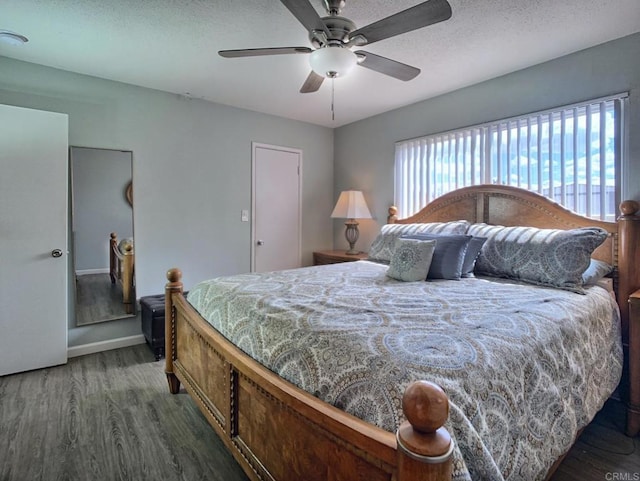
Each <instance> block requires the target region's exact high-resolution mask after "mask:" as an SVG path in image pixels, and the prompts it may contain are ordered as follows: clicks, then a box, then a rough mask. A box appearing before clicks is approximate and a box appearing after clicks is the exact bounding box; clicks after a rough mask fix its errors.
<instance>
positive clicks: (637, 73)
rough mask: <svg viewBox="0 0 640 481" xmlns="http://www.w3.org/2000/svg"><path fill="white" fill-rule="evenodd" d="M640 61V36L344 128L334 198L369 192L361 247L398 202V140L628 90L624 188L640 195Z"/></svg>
mask: <svg viewBox="0 0 640 481" xmlns="http://www.w3.org/2000/svg"><path fill="white" fill-rule="evenodd" d="M638 59H640V34H635V35H631V36H628V37H625V38H622V39H619V40H615V41H612V42H608V43H606V44H602V45H599V46H596V47H593V48H590V49H587V50H583V51H581V52H577V53H574V54H571V55H567V56H565V57H561V58H558V59H555V60H553V61H550V62H546V63H543V64H540V65H536V66H534V67H530V68H527V69H524V70H520V71H518V72H514V73H511V74H509V75H505V76H502V77H499V78H496V79H492V80H488V81H486V82H483V83H480V84H477V85H473V86H471V87H467V88H464V89H461V90H457V91H455V92H452V93H449V94H446V95H442V96H439V97H436V98H433V99H430V100H426V101H424V102H420V103H416V104H413V105H409V106H407V107H403V108H400V109H397V110H394V111H391V112H387V113H384V114H381V115H378V116H375V117H371V118H369V119H365V120H362V121H360V122H355V123H352V124H349V125H346V126H344V127H341V128H338V129H336V131H335V134H334V135H335V143H334V149H335V165H334V175H335V183H334V199H337V197H338V195H339V193H340V191H341V190H344V189H348V188H354V189H359V190H362V191H363V192H364V194H365V198H366V200H367V203H368V204H369V208H370V210H371V214H372V215H373V216H374V217H376V219H375V220H369V221H361V222H360V231H361V236H360V240H359V241H358V247H359V248H360V249H363V250H366V249H368V247H369V245H370V244H371V242H372V241H373V239H374V238H375V235H376V234H377V232H378V230H379V228H380V226H381V225H382V224H384V223H385V222H386V216H387V208H388V206H389V205H391V204H393V163H394V143H395V142H397V141H399V140H404V139H410V138H414V137H418V136H421V135H426V134H432V133H438V132H445V131H447V130H451V129H454V128H458V127H464V126H468V125H474V124H478V123H482V122H485V121H489V120H496V119H502V118H508V117H512V116H515V115H519V114H524V113H529V112H535V111H539V110H544V109H547V108H552V107H556V106H561V105H566V104H571V103H575V102H579V101H583V100H589V99H593V98H598V97H602V96H605V95H609V94H615V93H620V92H625V91H628V92H629V94H630V95H629V112H628V114H629V116H628V124H627V126H628V130H627V135H628V154H629V156H628V159H629V169H628V171H626V172H623V186H622V187H623V192H622V194H623V198H627V199H629V198H631V199H636V200H638V199H640V62H639V61H638ZM442 75H447V73H446V72H442ZM414 81H417V82H419V81H420V77H418V78H417V79H416V80H414ZM334 227H335V231H334V245H335V246H336V247H338V246H340V247H341V246H343V245H345V240H344V227H343V226H342V224H341V223H339V222H335V224H334Z"/></svg>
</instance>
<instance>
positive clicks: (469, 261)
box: [461, 237, 487, 277]
mask: <svg viewBox="0 0 640 481" xmlns="http://www.w3.org/2000/svg"><path fill="white" fill-rule="evenodd" d="M486 241H487V238H486V237H472V238H471V240H470V241H469V245H467V252H466V253H465V254H464V262H463V263H462V276H461V277H474V275H473V269H474V268H475V266H476V260H477V259H478V256H479V255H480V251H481V250H482V246H483V245H484V243H485V242H486Z"/></svg>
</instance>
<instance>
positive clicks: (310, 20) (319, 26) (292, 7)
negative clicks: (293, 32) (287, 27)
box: [280, 0, 329, 36]
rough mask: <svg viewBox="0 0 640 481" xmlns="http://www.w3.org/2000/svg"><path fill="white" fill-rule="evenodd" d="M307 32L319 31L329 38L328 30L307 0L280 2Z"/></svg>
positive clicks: (282, 0) (284, 0) (285, 0)
mask: <svg viewBox="0 0 640 481" xmlns="http://www.w3.org/2000/svg"><path fill="white" fill-rule="evenodd" d="M280 1H281V2H282V4H283V5H284V6H285V7H287V8H288V9H289V11H290V12H291V13H292V14H293V16H294V17H296V18H297V19H298V22H300V23H301V24H302V25H303V26H304V28H306V29H307V30H308V31H309V32H312V31H314V30H320V31H322V32H324V33H325V34H326V35H327V36H329V30H328V29H327V27H326V26H325V24H324V22H323V21H322V19H321V18H320V15H318V12H316V9H315V8H313V5H311V3H310V2H309V0H280Z"/></svg>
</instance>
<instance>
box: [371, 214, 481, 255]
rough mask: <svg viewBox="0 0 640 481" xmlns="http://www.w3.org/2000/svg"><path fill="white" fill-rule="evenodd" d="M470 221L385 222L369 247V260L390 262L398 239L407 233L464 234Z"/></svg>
mask: <svg viewBox="0 0 640 481" xmlns="http://www.w3.org/2000/svg"><path fill="white" fill-rule="evenodd" d="M468 227H469V222H467V221H466V220H459V221H453V222H430V223H426V224H385V225H383V226H382V228H381V229H380V233H379V234H378V236H377V237H376V238H375V240H374V241H373V243H372V244H371V247H370V248H369V257H368V259H369V260H372V261H378V262H384V263H389V261H391V255H392V254H393V250H394V249H395V242H396V239H397V238H398V237H400V236H402V235H405V234H418V233H426V232H428V233H431V234H464V233H465V232H466V231H467V228H468Z"/></svg>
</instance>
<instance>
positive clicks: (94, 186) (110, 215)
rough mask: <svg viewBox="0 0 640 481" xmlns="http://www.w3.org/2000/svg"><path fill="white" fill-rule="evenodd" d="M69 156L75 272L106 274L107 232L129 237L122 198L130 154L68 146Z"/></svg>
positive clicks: (125, 203)
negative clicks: (100, 272) (69, 147)
mask: <svg viewBox="0 0 640 481" xmlns="http://www.w3.org/2000/svg"><path fill="white" fill-rule="evenodd" d="M70 157H71V172H72V175H71V178H72V187H71V191H72V198H73V211H72V212H73V218H72V233H71V234H72V236H73V238H72V243H71V245H72V251H73V255H74V261H75V262H74V265H75V271H76V273H80V274H82V273H83V271H104V272H108V270H109V239H110V234H111V232H115V233H116V234H117V235H118V239H125V238H127V237H133V209H132V208H131V206H130V205H129V203H128V201H127V198H126V196H125V191H126V189H127V185H128V184H129V182H130V181H131V152H122V151H120V150H107V149H89V148H86V147H71V154H70ZM89 273H91V272H89Z"/></svg>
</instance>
